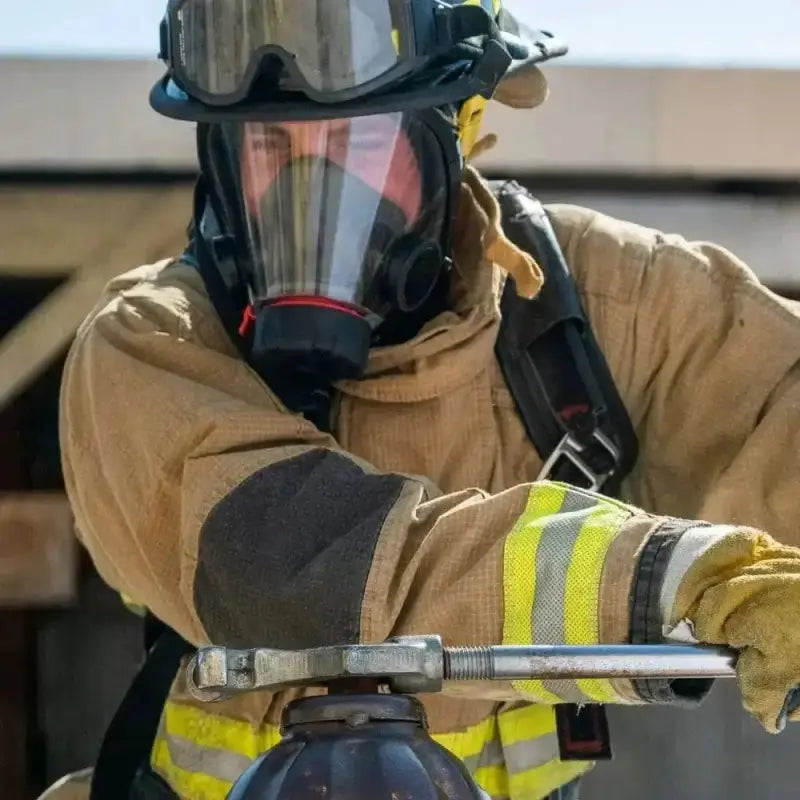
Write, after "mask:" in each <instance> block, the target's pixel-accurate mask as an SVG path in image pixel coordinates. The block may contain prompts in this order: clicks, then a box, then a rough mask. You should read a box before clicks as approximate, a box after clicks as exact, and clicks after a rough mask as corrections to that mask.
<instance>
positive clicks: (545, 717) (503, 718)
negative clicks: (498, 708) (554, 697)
mask: <svg viewBox="0 0 800 800" xmlns="http://www.w3.org/2000/svg"><path fill="white" fill-rule="evenodd" d="M497 725H498V727H499V729H500V735H501V736H502V739H503V746H504V747H510V746H511V745H512V744H516V743H517V742H523V741H527V740H530V739H538V738H539V737H541V736H547V734H549V733H553V732H554V731H555V729H556V712H555V710H554V708H553V706H538V705H537V706H523V707H522V708H513V709H511V710H510V711H503V712H502V713H501V714H500V715H499V716H498V718H497Z"/></svg>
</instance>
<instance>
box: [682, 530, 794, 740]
mask: <svg viewBox="0 0 800 800" xmlns="http://www.w3.org/2000/svg"><path fill="white" fill-rule="evenodd" d="M687 624H688V627H689V628H690V629H691V630H692V632H693V634H694V636H695V637H696V638H697V640H699V641H700V642H703V643H706V644H720V645H727V646H729V647H732V648H734V649H736V650H738V651H739V658H738V663H737V673H738V680H739V688H740V690H741V693H742V698H743V703H744V707H745V708H746V709H747V710H748V711H749V712H750V713H752V714H753V715H754V716H755V717H756V718H757V719H758V720H759V722H761V724H762V725H763V726H764V727H765V728H766V729H767V731H769V732H770V733H778V732H780V731H781V730H782V729H783V727H784V726H785V724H786V721H787V719H800V713H798V708H800V549H798V548H795V547H788V546H785V545H781V544H779V543H778V542H776V541H775V540H774V539H772V538H771V537H770V536H767V535H766V534H764V533H761V532H759V531H756V530H753V529H747V528H743V529H737V530H733V531H732V532H730V533H727V534H726V535H724V536H721V537H720V538H718V539H717V540H716V541H715V542H714V543H713V544H711V546H710V547H707V549H705V550H704V552H702V553H701V555H699V557H697V558H696V560H694V562H693V563H692V564H691V566H689V568H688V569H687V570H686V573H685V574H684V575H683V577H682V579H681V581H680V584H679V585H678V588H677V591H676V593H675V600H674V603H673V605H672V614H671V615H670V617H669V623H668V626H667V632H668V633H669V631H670V630H677V629H678V628H679V626H681V625H684V626H685V625H687Z"/></svg>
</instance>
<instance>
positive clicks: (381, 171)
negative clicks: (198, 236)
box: [201, 111, 460, 382]
mask: <svg viewBox="0 0 800 800" xmlns="http://www.w3.org/2000/svg"><path fill="white" fill-rule="evenodd" d="M437 128H440V129H441V131H440V132H437ZM447 129H448V125H447V122H446V120H445V118H444V117H443V116H442V115H441V114H439V113H437V112H431V111H428V112H392V113H386V114H378V115H366V116H362V117H356V118H352V119H334V120H321V121H306V122H288V123H263V122H223V123H219V124H210V125H207V126H204V131H203V133H204V141H203V142H202V144H201V150H202V162H203V172H204V174H205V175H206V179H207V180H209V182H210V183H209V189H210V197H211V202H210V204H209V205H208V206H207V213H210V214H214V215H215V216H216V221H217V223H218V224H221V227H222V228H224V229H227V230H229V231H231V232H232V237H231V241H232V253H231V256H232V258H233V259H234V260H235V263H236V272H237V277H238V280H239V281H240V282H241V283H242V284H243V285H244V286H245V287H246V295H247V300H246V305H245V308H244V311H243V320H242V323H243V324H242V326H241V329H240V331H241V332H243V333H244V334H246V335H248V336H249V337H251V339H250V357H251V361H252V362H253V364H254V365H255V366H256V367H257V369H258V370H259V372H264V373H269V374H274V373H276V372H285V371H287V370H291V371H293V372H296V373H301V374H304V375H308V376H312V375H317V376H319V377H320V378H321V379H324V380H325V381H327V382H333V381H336V380H339V379H341V378H355V377H358V376H359V375H361V374H362V373H363V370H364V367H365V365H366V361H367V354H368V350H369V348H370V347H371V346H374V345H376V344H381V343H387V342H389V341H390V340H391V339H392V338H394V337H393V336H392V331H396V330H397V328H398V326H399V325H400V324H401V321H405V322H408V321H409V320H412V319H415V318H416V317H417V316H418V315H419V314H420V313H421V312H422V310H423V309H424V308H425V306H426V304H430V303H433V302H434V301H435V298H436V296H437V288H438V287H440V286H441V285H442V282H443V281H444V279H445V276H446V272H447V267H448V265H449V262H448V260H447V258H446V256H445V252H446V248H447V238H448V234H449V221H450V218H451V215H452V213H453V200H454V185H456V184H457V178H458V175H459V174H460V163H459V160H458V153H457V151H456V149H455V147H452V152H451V153H450V154H448V153H447V152H446V139H444V141H442V138H441V136H442V134H446V133H448V132H449V131H448V130H447ZM448 155H449V159H448Z"/></svg>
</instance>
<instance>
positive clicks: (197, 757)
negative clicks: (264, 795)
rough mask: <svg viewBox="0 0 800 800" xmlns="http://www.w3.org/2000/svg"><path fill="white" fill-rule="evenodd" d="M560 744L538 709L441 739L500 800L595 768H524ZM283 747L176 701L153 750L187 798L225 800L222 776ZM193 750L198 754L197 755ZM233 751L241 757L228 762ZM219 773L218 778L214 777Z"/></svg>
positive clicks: (532, 794)
mask: <svg viewBox="0 0 800 800" xmlns="http://www.w3.org/2000/svg"><path fill="white" fill-rule="evenodd" d="M554 736H555V715H554V710H553V708H552V707H551V706H542V705H530V706H523V707H520V708H512V709H509V710H507V711H502V712H500V713H499V714H498V715H492V716H490V717H487V718H486V719H484V720H481V721H480V722H478V723H476V724H475V725H472V726H469V727H468V728H465V729H464V730H462V731H457V732H454V733H452V732H451V733H440V734H435V735H434V736H433V739H434V740H435V741H436V742H438V743H439V744H440V745H442V746H443V747H445V748H447V749H448V750H449V751H450V752H451V753H453V754H454V755H455V756H457V757H458V758H460V759H461V760H463V761H465V763H467V764H468V768H469V769H470V772H471V774H472V776H473V778H474V779H475V781H476V782H477V783H478V784H479V785H480V786H481V788H482V789H483V790H484V791H485V792H486V793H487V794H489V795H490V796H491V797H492V798H510V799H511V800H534V798H540V797H542V796H543V795H545V794H546V793H547V792H549V791H551V790H552V789H554V788H556V787H558V786H562V785H564V784H565V783H568V782H569V781H570V780H572V779H573V778H574V777H576V776H577V775H579V774H580V773H581V772H583V771H584V770H585V769H587V768H588V766H589V765H588V764H584V763H583V762H580V763H573V762H561V761H559V760H558V759H552V758H551V759H550V760H548V761H546V762H545V763H540V764H538V765H536V766H533V767H530V768H527V769H526V768H524V767H528V766H529V765H531V764H532V763H534V764H535V763H536V761H537V760H538V759H541V758H542V755H543V754H546V753H547V752H548V751H550V752H555V745H554V743H553V739H554ZM169 737H172V741H173V742H174V741H175V740H176V739H177V737H181V738H182V740H183V741H181V742H179V744H180V747H181V748H183V749H184V751H185V752H181V751H176V753H175V754H174V757H173V754H172V752H171V750H170V744H169V742H168V741H167V739H168V738H169ZM279 740H280V732H279V730H278V728H277V727H275V726H271V725H267V726H258V727H254V726H251V725H250V724H248V723H246V722H243V721H241V720H235V719H231V718H229V717H224V716H220V715H217V714H213V713H209V712H207V711H204V710H203V709H199V708H196V707H194V706H188V705H182V704H180V703H176V702H174V701H170V702H168V703H167V706H166V708H165V714H164V717H163V719H162V728H161V730H160V733H159V736H158V737H157V739H156V742H155V744H154V747H153V752H152V757H151V763H152V766H153V768H154V769H155V771H156V772H157V773H158V774H160V775H161V776H162V777H163V778H164V779H165V780H166V781H167V783H168V784H169V785H170V786H171V787H172V788H173V790H174V791H175V792H177V793H178V794H179V795H180V796H181V797H185V798H192V800H225V798H226V797H227V794H228V792H229V791H230V789H231V786H232V782H231V781H228V780H223V779H222V778H221V777H220V776H225V775H231V776H232V772H231V769H232V767H234V766H235V764H236V758H243V757H244V758H248V759H254V758H256V757H257V756H258V755H260V754H261V753H263V752H264V751H266V750H268V749H269V748H270V747H272V746H274V745H275V744H277V743H278V741H279ZM526 745H530V747H529V748H528V747H527V746H526ZM190 748H196V753H192V752H191V750H190ZM225 749H227V751H228V752H229V753H230V755H232V756H234V757H233V758H229V759H226V758H225V752H223V751H224V750H225ZM504 752H506V753H507V757H506V756H504V755H503V753H504ZM546 757H547V756H546V755H545V758H546ZM176 760H177V761H179V762H181V763H182V764H183V766H184V767H185V766H187V765H192V764H194V763H196V764H197V765H202V766H203V767H204V769H205V770H206V771H203V772H196V771H193V770H192V769H186V768H183V767H181V766H180V765H179V764H178V763H176ZM487 762H489V763H487ZM514 765H516V771H513V770H510V769H509V766H512V767H513V766H514ZM215 770H216V771H217V774H210V773H213V772H214V771H215ZM234 771H235V770H234Z"/></svg>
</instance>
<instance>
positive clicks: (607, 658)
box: [444, 644, 736, 681]
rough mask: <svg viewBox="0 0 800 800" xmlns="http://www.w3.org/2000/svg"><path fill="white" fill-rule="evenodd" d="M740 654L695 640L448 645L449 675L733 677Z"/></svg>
mask: <svg viewBox="0 0 800 800" xmlns="http://www.w3.org/2000/svg"><path fill="white" fill-rule="evenodd" d="M735 675H736V654H735V653H734V652H732V651H730V650H727V649H725V648H722V647H699V646H695V645H678V644H675V645H673V644H666V645H592V646H579V645H552V646H551V645H532V646H516V645H502V646H496V647H445V648H444V679H445V680H451V681H477V680H527V679H531V678H645V677H646V678H733V677H735Z"/></svg>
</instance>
